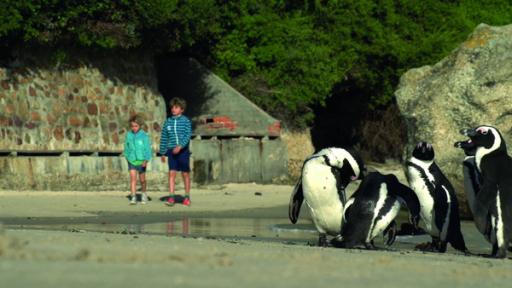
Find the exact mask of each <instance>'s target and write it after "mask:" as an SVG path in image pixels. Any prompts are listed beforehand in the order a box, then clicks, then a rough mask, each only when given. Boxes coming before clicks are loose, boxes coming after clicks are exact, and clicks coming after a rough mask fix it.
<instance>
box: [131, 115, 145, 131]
mask: <svg viewBox="0 0 512 288" xmlns="http://www.w3.org/2000/svg"><path fill="white" fill-rule="evenodd" d="M132 122H135V123H137V124H139V126H140V127H141V128H142V126H144V117H142V115H139V114H135V115H133V116H132V117H130V120H129V122H128V123H130V124H131V123H132Z"/></svg>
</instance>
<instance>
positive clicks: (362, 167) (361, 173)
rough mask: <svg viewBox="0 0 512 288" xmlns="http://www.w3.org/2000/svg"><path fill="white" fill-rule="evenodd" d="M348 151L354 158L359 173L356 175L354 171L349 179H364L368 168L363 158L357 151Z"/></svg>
mask: <svg viewBox="0 0 512 288" xmlns="http://www.w3.org/2000/svg"><path fill="white" fill-rule="evenodd" d="M349 153H350V154H351V155H352V157H354V160H356V163H357V166H359V175H356V173H355V172H354V173H353V176H352V178H351V180H352V181H354V180H362V179H364V177H366V175H367V174H368V170H367V169H366V166H365V165H364V162H363V158H361V155H359V153H356V152H354V151H350V152H349Z"/></svg>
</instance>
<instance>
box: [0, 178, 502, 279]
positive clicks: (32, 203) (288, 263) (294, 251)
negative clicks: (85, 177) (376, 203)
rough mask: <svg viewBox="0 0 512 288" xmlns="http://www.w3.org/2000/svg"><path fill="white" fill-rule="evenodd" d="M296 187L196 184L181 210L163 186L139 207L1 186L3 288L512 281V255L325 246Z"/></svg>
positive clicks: (474, 235)
mask: <svg viewBox="0 0 512 288" xmlns="http://www.w3.org/2000/svg"><path fill="white" fill-rule="evenodd" d="M291 189H292V186H289V185H257V184H229V185H217V186H211V187H202V188H197V187H196V188H194V189H193V191H192V193H193V194H192V201H193V202H192V206H191V207H185V206H182V205H180V204H177V205H176V206H174V207H172V208H171V207H166V206H165V205H164V204H163V202H161V201H159V198H160V197H163V196H165V193H163V192H156V191H155V192H150V196H152V199H153V201H151V202H149V203H148V204H146V205H140V204H139V205H136V206H130V205H128V200H127V199H126V198H125V196H126V194H127V193H126V192H125V191H103V192H80V191H47V192H45V191H7V190H4V191H0V199H1V201H0V221H1V222H3V227H2V228H1V232H0V233H1V234H0V279H2V287H71V286H73V287H97V286H100V287H137V286H139V285H151V286H153V287H155V286H158V287H160V286H162V287H163V286H166V287H169V286H171V287H232V286H235V285H237V286H242V287H268V286H276V287H319V286H322V285H326V286H327V285H328V286H333V285H334V286H350V287H369V285H372V284H373V285H378V286H379V287H396V286H397V285H405V287H434V286H440V285H442V286H448V285H450V286H451V287H494V286H498V285H501V286H506V285H507V284H509V283H511V281H512V273H510V271H512V270H511V269H512V261H511V260H510V259H505V260H495V259H487V258H484V257H479V256H464V255H461V254H460V253H457V252H455V251H454V250H453V249H451V248H450V249H449V251H448V252H447V253H445V254H436V253H422V252H417V251H413V249H412V247H413V246H414V244H413V242H414V241H416V240H414V241H412V240H411V241H412V242H410V243H408V241H409V240H407V239H405V238H404V239H402V240H400V239H398V240H397V242H396V243H395V244H394V245H393V246H392V250H379V251H367V250H360V249H354V250H344V249H335V248H319V247H314V246H312V245H311V244H313V243H315V242H316V239H317V238H316V237H317V235H316V233H314V231H312V229H313V226H312V225H311V221H310V220H309V219H308V215H307V213H303V214H302V215H301V220H300V221H299V224H298V225H295V226H294V225H292V224H290V223H289V221H288V219H287V205H288V200H289V196H290V192H291ZM303 210H304V209H303ZM303 212H304V211H303ZM473 226H474V225H472V223H464V225H463V230H464V236H465V237H466V242H467V243H468V248H469V249H470V250H472V251H475V250H476V252H482V253H483V252H487V253H488V252H489V250H490V245H488V244H487V243H486V242H485V240H483V237H482V236H481V235H479V234H478V232H476V229H475V228H474V227H473ZM294 227H297V228H300V229H295V228H294ZM301 229H302V231H301ZM423 239H427V238H423ZM420 240H421V239H420Z"/></svg>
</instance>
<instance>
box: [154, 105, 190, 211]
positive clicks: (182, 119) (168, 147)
mask: <svg viewBox="0 0 512 288" xmlns="http://www.w3.org/2000/svg"><path fill="white" fill-rule="evenodd" d="M186 105H187V104H186V102H185V100H183V99H181V98H172V99H171V101H169V108H170V110H171V114H172V117H168V118H167V120H165V122H164V124H163V125H162V136H161V138H160V154H161V155H162V158H161V159H162V162H163V163H165V157H166V156H167V157H168V158H169V162H168V163H169V199H167V202H166V204H167V205H168V206H173V205H174V203H175V200H174V187H175V183H176V182H175V180H176V172H177V171H181V175H182V176H183V182H184V184H185V199H184V200H183V205H185V206H190V164H189V161H190V154H191V153H190V151H189V149H188V143H189V141H190V136H191V134H192V125H191V123H190V120H189V119H188V118H187V117H186V116H185V115H183V112H184V111H185V108H186Z"/></svg>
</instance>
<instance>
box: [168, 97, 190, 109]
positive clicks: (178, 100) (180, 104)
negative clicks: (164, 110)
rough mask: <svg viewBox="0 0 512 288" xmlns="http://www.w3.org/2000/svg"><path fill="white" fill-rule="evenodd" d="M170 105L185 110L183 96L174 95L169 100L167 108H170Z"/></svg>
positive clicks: (185, 102)
mask: <svg viewBox="0 0 512 288" xmlns="http://www.w3.org/2000/svg"><path fill="white" fill-rule="evenodd" d="M172 106H178V107H181V109H183V110H185V108H187V101H185V99H183V98H179V97H174V98H172V99H171V101H169V108H172Z"/></svg>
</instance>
